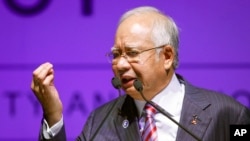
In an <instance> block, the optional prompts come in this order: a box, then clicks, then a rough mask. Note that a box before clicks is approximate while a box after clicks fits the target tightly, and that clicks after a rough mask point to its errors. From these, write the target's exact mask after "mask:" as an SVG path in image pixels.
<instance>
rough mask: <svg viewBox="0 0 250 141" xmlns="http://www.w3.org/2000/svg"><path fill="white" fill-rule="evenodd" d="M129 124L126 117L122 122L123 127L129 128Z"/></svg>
mask: <svg viewBox="0 0 250 141" xmlns="http://www.w3.org/2000/svg"><path fill="white" fill-rule="evenodd" d="M128 126H129V121H128V120H127V119H125V120H124V121H123V122H122V127H123V128H127V127H128Z"/></svg>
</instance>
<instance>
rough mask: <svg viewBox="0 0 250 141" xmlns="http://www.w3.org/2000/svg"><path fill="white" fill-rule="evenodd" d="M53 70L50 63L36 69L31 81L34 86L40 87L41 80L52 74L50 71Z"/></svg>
mask: <svg viewBox="0 0 250 141" xmlns="http://www.w3.org/2000/svg"><path fill="white" fill-rule="evenodd" d="M52 68H53V65H52V64H50V63H46V64H43V65H41V66H40V67H38V69H37V70H35V71H34V73H33V80H34V84H35V85H42V83H43V80H44V79H45V78H46V76H47V75H49V74H50V73H53V71H51V69H52Z"/></svg>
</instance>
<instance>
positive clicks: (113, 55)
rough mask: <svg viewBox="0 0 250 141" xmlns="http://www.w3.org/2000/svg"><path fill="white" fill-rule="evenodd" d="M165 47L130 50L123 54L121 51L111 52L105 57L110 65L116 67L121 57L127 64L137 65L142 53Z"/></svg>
mask: <svg viewBox="0 0 250 141" xmlns="http://www.w3.org/2000/svg"><path fill="white" fill-rule="evenodd" d="M165 46H166V45H161V46H158V47H154V48H149V49H145V50H137V49H131V50H128V51H125V52H121V50H113V51H112V52H109V53H107V54H106V57H107V59H108V61H109V62H110V63H112V65H116V64H117V63H118V61H119V60H120V58H121V57H124V58H126V60H127V61H128V62H129V63H138V62H140V58H141V54H142V53H144V52H146V51H150V50H153V49H158V48H163V47H165Z"/></svg>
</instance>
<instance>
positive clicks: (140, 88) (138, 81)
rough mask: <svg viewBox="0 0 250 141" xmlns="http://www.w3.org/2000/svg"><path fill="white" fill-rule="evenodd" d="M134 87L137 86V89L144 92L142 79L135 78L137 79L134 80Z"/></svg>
mask: <svg viewBox="0 0 250 141" xmlns="http://www.w3.org/2000/svg"><path fill="white" fill-rule="evenodd" d="M134 87H135V89H136V90H137V91H139V92H142V90H143V86H142V83H141V81H140V80H138V79H135V81H134Z"/></svg>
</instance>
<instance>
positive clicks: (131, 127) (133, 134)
mask: <svg viewBox="0 0 250 141" xmlns="http://www.w3.org/2000/svg"><path fill="white" fill-rule="evenodd" d="M114 122H115V123H114V125H115V127H116V130H117V135H118V136H119V138H120V140H121V141H128V140H129V141H139V140H141V137H140V133H139V126H138V112H137V109H136V106H135V103H134V100H133V99H132V98H131V97H130V96H126V99H125V101H124V103H123V105H122V107H121V109H120V111H119V114H118V117H117V119H116V120H115V121H114Z"/></svg>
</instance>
